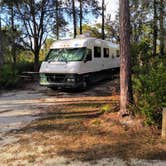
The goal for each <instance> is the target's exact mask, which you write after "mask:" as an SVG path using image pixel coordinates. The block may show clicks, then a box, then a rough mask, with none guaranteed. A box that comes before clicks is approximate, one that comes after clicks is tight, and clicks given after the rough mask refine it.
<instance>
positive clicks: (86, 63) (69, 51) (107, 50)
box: [40, 37, 119, 89]
mask: <svg viewBox="0 0 166 166" xmlns="http://www.w3.org/2000/svg"><path fill="white" fill-rule="evenodd" d="M118 68H119V46H118V45H117V44H113V43H111V42H110V41H105V40H101V39H96V38H92V37H80V38H76V39H67V40H59V41H56V42H54V43H53V44H52V46H51V48H50V51H49V53H48V55H47V56H46V58H45V60H44V61H43V62H42V64H41V67H40V84H41V85H44V86H48V87H50V88H53V89H54V88H56V87H67V88H76V87H84V88H85V87H86V86H87V85H88V83H92V82H96V81H98V80H101V79H103V78H104V77H106V76H109V75H111V74H112V72H111V71H112V70H114V69H118Z"/></svg>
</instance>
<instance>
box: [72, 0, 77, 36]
mask: <svg viewBox="0 0 166 166" xmlns="http://www.w3.org/2000/svg"><path fill="white" fill-rule="evenodd" d="M72 10H73V26H74V38H76V36H77V20H76V9H75V0H72Z"/></svg>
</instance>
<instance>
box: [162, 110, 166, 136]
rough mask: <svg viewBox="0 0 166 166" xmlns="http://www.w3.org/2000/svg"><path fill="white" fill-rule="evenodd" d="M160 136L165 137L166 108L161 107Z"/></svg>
mask: <svg viewBox="0 0 166 166" xmlns="http://www.w3.org/2000/svg"><path fill="white" fill-rule="evenodd" d="M161 137H162V138H163V139H166V108H163V112H162V130H161Z"/></svg>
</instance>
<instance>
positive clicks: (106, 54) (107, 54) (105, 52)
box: [104, 48, 109, 58]
mask: <svg viewBox="0 0 166 166" xmlns="http://www.w3.org/2000/svg"><path fill="white" fill-rule="evenodd" d="M108 57H109V48H104V58H108Z"/></svg>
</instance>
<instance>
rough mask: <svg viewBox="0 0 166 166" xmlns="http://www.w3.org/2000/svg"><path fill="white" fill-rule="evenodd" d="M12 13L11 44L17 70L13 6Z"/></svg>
mask: <svg viewBox="0 0 166 166" xmlns="http://www.w3.org/2000/svg"><path fill="white" fill-rule="evenodd" d="M10 11H11V32H12V34H11V37H12V39H11V42H12V50H11V53H12V57H13V65H14V68H15V65H16V48H15V27H14V11H13V6H11V7H10Z"/></svg>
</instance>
